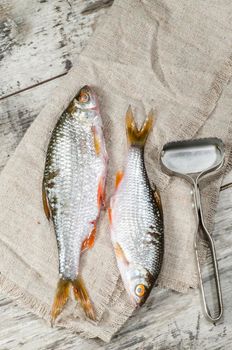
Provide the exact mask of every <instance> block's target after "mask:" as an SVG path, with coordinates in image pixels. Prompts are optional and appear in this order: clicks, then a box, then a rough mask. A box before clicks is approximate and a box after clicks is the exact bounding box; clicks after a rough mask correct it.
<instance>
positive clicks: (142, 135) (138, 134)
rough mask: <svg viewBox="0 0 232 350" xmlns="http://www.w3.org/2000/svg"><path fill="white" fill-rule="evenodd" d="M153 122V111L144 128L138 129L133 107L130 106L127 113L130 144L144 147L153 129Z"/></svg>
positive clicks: (149, 114)
mask: <svg viewBox="0 0 232 350" xmlns="http://www.w3.org/2000/svg"><path fill="white" fill-rule="evenodd" d="M153 121H154V116H153V110H151V111H150V112H149V113H148V116H147V118H146V119H145V121H144V123H143V125H142V127H141V128H140V129H138V127H137V125H136V122H135V119H134V115H133V112H132V109H131V106H129V107H128V110H127V112H126V131H127V139H128V142H129V144H130V145H132V146H137V147H144V145H145V143H146V140H147V137H148V134H149V132H150V131H151V129H152V126H153Z"/></svg>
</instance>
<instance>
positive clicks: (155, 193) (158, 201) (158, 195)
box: [154, 188, 163, 217]
mask: <svg viewBox="0 0 232 350" xmlns="http://www.w3.org/2000/svg"><path fill="white" fill-rule="evenodd" d="M154 198H155V202H156V204H157V205H158V208H159V211H160V214H161V216H162V217H163V207H162V202H161V197H160V193H159V191H158V190H157V188H156V189H155V191H154Z"/></svg>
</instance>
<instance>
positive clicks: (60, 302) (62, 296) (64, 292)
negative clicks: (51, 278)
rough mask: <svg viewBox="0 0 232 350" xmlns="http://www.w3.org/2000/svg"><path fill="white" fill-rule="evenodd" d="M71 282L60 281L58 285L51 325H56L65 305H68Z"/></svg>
mask: <svg viewBox="0 0 232 350" xmlns="http://www.w3.org/2000/svg"><path fill="white" fill-rule="evenodd" d="M69 289H70V281H68V280H64V279H60V280H59V282H58V284H57V289H56V295H55V299H54V302H53V305H52V310H51V325H53V324H54V322H55V319H56V318H57V316H59V314H60V313H61V311H62V310H63V307H64V305H65V304H66V303H67V300H68V297H69Z"/></svg>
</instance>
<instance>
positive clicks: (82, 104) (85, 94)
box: [74, 85, 98, 111]
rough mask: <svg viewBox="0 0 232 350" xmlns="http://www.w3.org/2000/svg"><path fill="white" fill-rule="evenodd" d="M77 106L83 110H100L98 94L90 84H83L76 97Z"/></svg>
mask: <svg viewBox="0 0 232 350" xmlns="http://www.w3.org/2000/svg"><path fill="white" fill-rule="evenodd" d="M74 103H75V106H76V107H77V108H78V109H80V110H83V111H86V110H98V100H97V95H96V94H95V92H94V91H93V89H92V88H91V87H89V86H88V85H85V86H83V87H82V88H81V89H80V91H79V92H78V94H77V95H76V96H75V98H74Z"/></svg>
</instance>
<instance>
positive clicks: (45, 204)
mask: <svg viewBox="0 0 232 350" xmlns="http://www.w3.org/2000/svg"><path fill="white" fill-rule="evenodd" d="M42 200H43V208H44V212H45V215H46V217H47V219H48V220H50V219H51V216H52V215H51V208H50V206H49V202H48V198H47V194H46V191H45V187H44V183H43V184H42Z"/></svg>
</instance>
